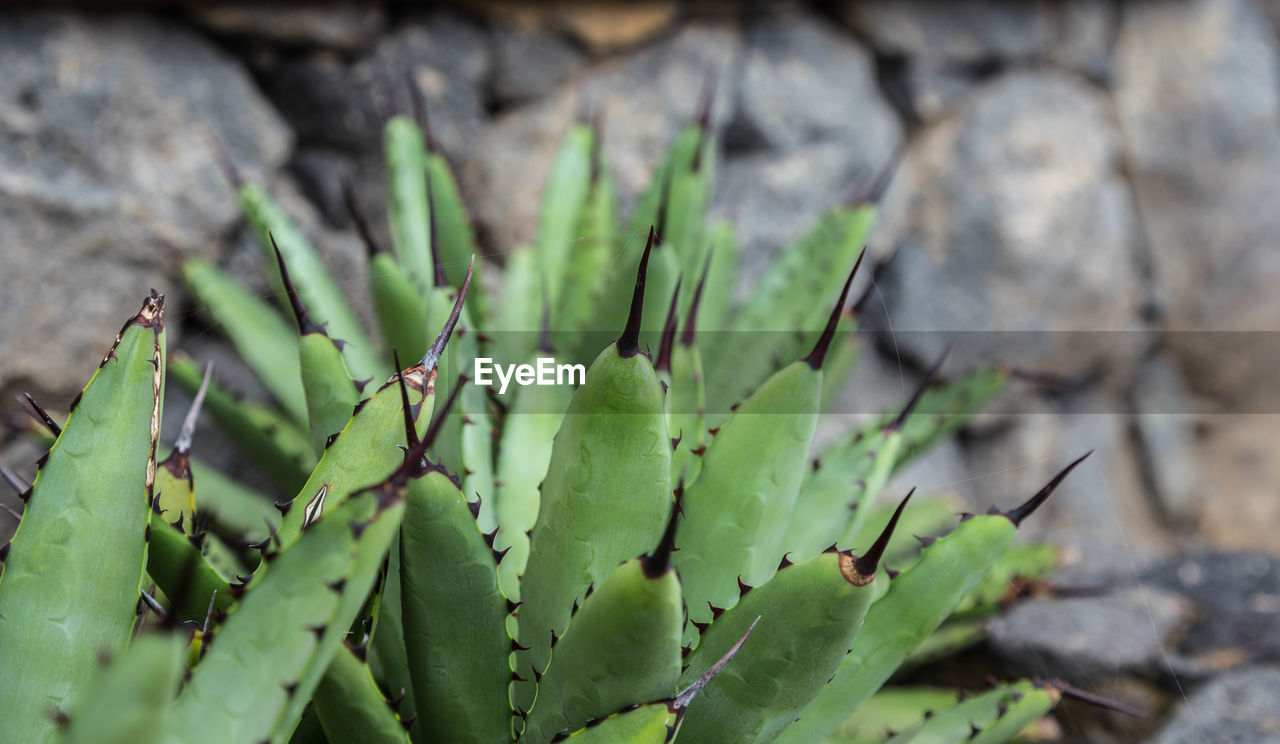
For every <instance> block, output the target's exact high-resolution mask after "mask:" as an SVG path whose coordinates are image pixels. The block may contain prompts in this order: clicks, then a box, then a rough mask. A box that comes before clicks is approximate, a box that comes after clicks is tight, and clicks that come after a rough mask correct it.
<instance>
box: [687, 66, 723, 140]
mask: <svg viewBox="0 0 1280 744" xmlns="http://www.w3.org/2000/svg"><path fill="white" fill-rule="evenodd" d="M716 82H717V81H716V70H715V68H714V67H708V68H707V72H706V76H705V77H703V78H702V91H701V92H700V93H699V94H698V111H697V113H695V114H694V115H693V124H694V126H696V127H698V128H699V129H701V130H702V131H704V132H705V131H707V129H708V128H709V127H710V126H711V107H712V106H713V105H714V104H715V100H716Z"/></svg>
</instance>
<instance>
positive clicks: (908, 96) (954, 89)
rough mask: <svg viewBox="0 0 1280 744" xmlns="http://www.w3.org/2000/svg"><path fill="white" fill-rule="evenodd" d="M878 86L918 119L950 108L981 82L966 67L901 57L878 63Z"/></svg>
mask: <svg viewBox="0 0 1280 744" xmlns="http://www.w3.org/2000/svg"><path fill="white" fill-rule="evenodd" d="M881 69H882V74H881V76H880V79H881V85H882V86H883V87H884V89H885V94H886V95H887V96H888V97H889V100H891V101H892V102H893V103H894V105H895V106H897V107H898V108H900V109H902V111H903V113H905V114H907V115H908V116H909V117H911V118H912V119H914V120H917V121H931V120H933V119H937V118H938V117H939V116H942V115H943V114H945V113H946V112H948V111H949V110H951V109H952V108H953V107H954V106H955V105H956V104H957V103H959V102H961V101H963V100H964V96H965V95H966V94H968V93H969V92H970V91H971V90H973V88H974V87H975V86H977V85H979V84H980V83H981V82H982V79H983V76H982V75H980V74H978V73H977V72H975V71H974V70H971V69H969V68H967V67H963V66H956V65H950V64H946V63H944V62H939V61H938V60H936V59H932V58H929V57H903V58H901V59H896V60H892V61H886V62H884V63H883V64H882V66H881Z"/></svg>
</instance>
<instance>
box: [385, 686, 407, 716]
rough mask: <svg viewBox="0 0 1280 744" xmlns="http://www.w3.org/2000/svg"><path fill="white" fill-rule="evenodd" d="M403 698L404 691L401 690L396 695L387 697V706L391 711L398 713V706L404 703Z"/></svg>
mask: <svg viewBox="0 0 1280 744" xmlns="http://www.w3.org/2000/svg"><path fill="white" fill-rule="evenodd" d="M404 698H405V691H404V690H401V691H400V694H399V695H398V696H397V697H394V698H387V707H388V708H390V709H391V712H392V713H395V714H396V715H400V706H401V705H402V704H403V703H404Z"/></svg>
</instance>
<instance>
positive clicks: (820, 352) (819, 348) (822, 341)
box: [804, 247, 867, 369]
mask: <svg viewBox="0 0 1280 744" xmlns="http://www.w3.org/2000/svg"><path fill="white" fill-rule="evenodd" d="M866 255H867V249H866V248H865V247H864V248H863V249H862V252H861V253H859V254H858V260H857V261H854V263H853V271H850V272H849V278H848V279H845V280H844V289H841V290H840V299H839V300H837V301H836V305H835V307H833V308H832V309H831V315H830V316H829V317H828V318H827V327H826V328H824V329H822V335H821V336H818V343H816V344H814V346H813V351H811V352H809V356H807V357H805V358H804V361H805V362H807V363H808V364H809V366H810V367H812V368H814V369H822V362H823V360H825V359H826V358H827V350H828V349H830V348H831V341H832V339H834V338H835V336H836V326H837V325H839V324H840V313H841V311H842V310H844V303H845V301H846V300H848V299H849V288H850V287H852V286H853V277H855V276H857V274H858V267H859V266H861V265H862V259H863V257H865V256H866Z"/></svg>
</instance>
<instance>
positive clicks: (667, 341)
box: [653, 277, 684, 372]
mask: <svg viewBox="0 0 1280 744" xmlns="http://www.w3.org/2000/svg"><path fill="white" fill-rule="evenodd" d="M683 282H684V277H680V278H679V279H676V288H675V291H674V292H672V293H671V304H670V305H669V306H668V307H667V320H666V322H665V323H663V324H662V340H661V341H660V342H659V343H658V358H657V360H656V361H654V363H653V368H654V369H665V370H667V371H668V372H669V371H671V348H672V347H673V346H675V341H676V310H677V308H676V305H677V304H678V303H677V301H678V300H679V299H680V285H681V284H682V283H683Z"/></svg>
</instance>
